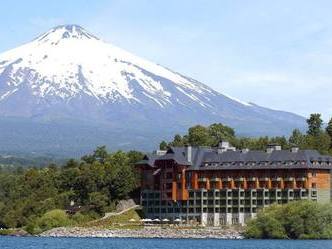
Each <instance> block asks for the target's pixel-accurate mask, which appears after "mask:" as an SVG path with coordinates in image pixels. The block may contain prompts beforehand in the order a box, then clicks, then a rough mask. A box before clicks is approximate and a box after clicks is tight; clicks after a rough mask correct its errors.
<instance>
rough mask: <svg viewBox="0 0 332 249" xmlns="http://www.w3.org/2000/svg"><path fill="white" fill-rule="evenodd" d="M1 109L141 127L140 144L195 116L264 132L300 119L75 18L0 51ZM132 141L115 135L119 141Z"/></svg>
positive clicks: (9, 113)
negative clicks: (122, 44)
mask: <svg viewBox="0 0 332 249" xmlns="http://www.w3.org/2000/svg"><path fill="white" fill-rule="evenodd" d="M216 80H218V79H216ZM0 116H1V117H3V118H9V117H10V118H13V117H15V118H17V117H19V118H23V117H24V118H28V119H30V120H34V122H36V120H37V121H41V120H42V121H43V122H53V121H54V120H56V121H57V122H59V123H60V124H61V123H63V122H64V121H66V122H67V121H68V120H71V121H73V120H80V121H82V120H83V121H84V122H87V121H89V123H90V122H91V123H92V124H93V125H96V124H103V125H104V127H105V126H107V127H111V128H112V129H116V130H117V131H119V130H121V129H124V130H125V131H126V132H128V133H132V134H133V136H136V135H137V134H138V133H139V132H138V131H139V130H141V131H144V133H140V134H142V136H143V137H146V138H148V140H144V139H143V140H142V141H144V143H146V141H149V139H150V138H151V136H150V135H152V134H153V137H154V138H155V140H154V141H153V142H155V141H159V140H160V139H161V138H163V137H165V136H167V135H169V134H172V133H173V132H174V131H177V132H180V131H182V130H183V129H185V128H188V127H189V126H190V125H193V124H198V123H201V124H207V123H210V122H223V123H226V124H228V125H230V126H233V127H234V128H236V130H237V132H238V133H242V134H266V135H268V134H285V133H287V132H289V131H290V130H291V129H293V128H299V127H300V128H302V127H303V125H304V119H303V118H302V117H299V116H297V115H293V114H290V113H285V112H277V111H273V110H269V109H266V108H262V107H259V106H256V105H254V104H249V103H245V102H242V101H239V100H237V99H234V98H231V97H228V96H226V95H222V94H220V93H218V92H216V91H214V90H213V89H211V88H209V87H208V86H206V85H204V84H202V83H200V82H198V81H196V80H193V79H191V78H188V77H185V76H183V75H181V74H179V73H176V72H174V71H171V70H169V69H167V68H165V67H162V66H160V65H157V64H155V63H153V62H150V61H148V60H145V59H142V58H140V57H138V56H135V55H133V54H131V53H129V52H127V51H125V50H123V49H121V48H118V47H116V46H114V45H112V44H109V43H106V42H104V41H102V40H100V39H99V38H97V37H96V36H94V35H93V34H91V33H89V32H87V31H86V30H85V29H83V28H82V27H80V26H78V25H63V26H58V27H55V28H53V29H51V30H50V31H48V32H46V33H45V34H43V35H41V36H39V37H37V38H36V39H35V40H33V41H32V42H30V43H27V44H25V45H23V46H21V47H18V48H15V49H12V50H10V51H7V52H5V53H2V54H0ZM74 123H75V122H74ZM80 124H82V123H81V122H80ZM0 126H1V124H0ZM0 128H1V127H0ZM134 131H135V132H136V133H135V132H134ZM110 132H111V131H110ZM143 134H144V135H143ZM285 135H287V134H285ZM78 136H79V135H78ZM130 142H131V141H124V140H123V141H121V139H119V141H117V145H121V144H123V143H130ZM98 143H106V144H107V143H108V141H103V140H101V141H98ZM135 145H138V146H140V145H142V144H137V143H136V144H135Z"/></svg>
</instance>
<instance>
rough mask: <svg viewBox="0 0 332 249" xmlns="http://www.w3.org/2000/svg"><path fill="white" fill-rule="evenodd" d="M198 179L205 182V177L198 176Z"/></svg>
mask: <svg viewBox="0 0 332 249" xmlns="http://www.w3.org/2000/svg"><path fill="white" fill-rule="evenodd" d="M198 181H199V182H206V181H207V179H206V177H200V178H198Z"/></svg>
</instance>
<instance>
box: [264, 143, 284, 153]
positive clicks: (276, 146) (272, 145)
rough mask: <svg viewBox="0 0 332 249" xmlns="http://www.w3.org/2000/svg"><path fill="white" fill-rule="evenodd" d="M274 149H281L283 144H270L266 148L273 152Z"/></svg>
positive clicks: (268, 151)
mask: <svg viewBox="0 0 332 249" xmlns="http://www.w3.org/2000/svg"><path fill="white" fill-rule="evenodd" d="M274 150H277V151H278V150H281V146H280V145H278V144H268V145H267V148H266V152H267V153H272V151H274Z"/></svg>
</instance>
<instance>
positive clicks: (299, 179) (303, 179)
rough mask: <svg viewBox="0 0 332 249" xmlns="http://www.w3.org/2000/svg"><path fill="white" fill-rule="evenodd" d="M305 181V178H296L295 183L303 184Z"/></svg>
mask: <svg viewBox="0 0 332 249" xmlns="http://www.w3.org/2000/svg"><path fill="white" fill-rule="evenodd" d="M305 180H307V178H305V177H296V181H298V182H304V181H305Z"/></svg>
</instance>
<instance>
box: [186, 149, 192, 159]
mask: <svg viewBox="0 0 332 249" xmlns="http://www.w3.org/2000/svg"><path fill="white" fill-rule="evenodd" d="M186 149H187V151H186V152H187V153H186V154H187V161H188V162H189V163H191V157H192V147H191V145H187V146H186Z"/></svg>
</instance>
